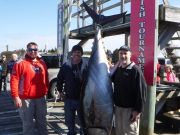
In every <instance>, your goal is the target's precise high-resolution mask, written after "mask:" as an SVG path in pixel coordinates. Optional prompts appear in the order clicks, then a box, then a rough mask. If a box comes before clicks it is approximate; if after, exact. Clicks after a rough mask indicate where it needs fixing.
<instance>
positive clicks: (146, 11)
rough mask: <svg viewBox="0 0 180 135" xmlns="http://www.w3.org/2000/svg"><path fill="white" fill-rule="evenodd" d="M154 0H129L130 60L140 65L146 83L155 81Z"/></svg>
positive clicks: (150, 83)
mask: <svg viewBox="0 0 180 135" xmlns="http://www.w3.org/2000/svg"><path fill="white" fill-rule="evenodd" d="M155 13H156V0H131V25H130V30H131V31H130V32H131V33H130V35H131V36H130V38H131V41H130V43H131V45H130V47H131V50H132V55H133V56H132V60H133V61H134V62H135V63H136V64H137V65H139V66H140V67H141V69H142V71H143V72H144V76H145V78H146V81H147V84H149V85H152V84H154V83H155V79H154V67H155V65H154V56H155V45H156V39H155V37H157V36H156V32H157V31H156V20H155V18H156V16H155Z"/></svg>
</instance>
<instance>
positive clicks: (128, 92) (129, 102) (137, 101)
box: [112, 63, 147, 112]
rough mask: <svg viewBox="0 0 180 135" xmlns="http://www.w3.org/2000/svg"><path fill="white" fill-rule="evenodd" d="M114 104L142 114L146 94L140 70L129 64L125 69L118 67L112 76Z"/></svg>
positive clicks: (145, 86) (144, 82)
mask: <svg viewBox="0 0 180 135" xmlns="http://www.w3.org/2000/svg"><path fill="white" fill-rule="evenodd" d="M112 81H113V83H114V94H113V96H114V102H115V105H116V106H119V107H124V108H133V109H134V110H135V111H138V112H142V110H143V107H144V103H145V100H146V94H147V85H146V81H145V79H144V76H143V73H142V72H141V69H140V68H139V67H138V66H137V65H135V64H134V63H131V64H130V65H128V66H127V67H126V68H122V67H118V68H117V69H116V71H115V72H114V74H113V75H112Z"/></svg>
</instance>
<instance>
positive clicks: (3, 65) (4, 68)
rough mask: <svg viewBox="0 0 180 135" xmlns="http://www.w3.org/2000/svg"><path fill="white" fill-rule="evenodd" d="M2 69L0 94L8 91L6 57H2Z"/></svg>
mask: <svg viewBox="0 0 180 135" xmlns="http://www.w3.org/2000/svg"><path fill="white" fill-rule="evenodd" d="M1 67H2V73H1V78H0V92H1V90H2V86H3V90H4V91H6V86H7V84H6V77H7V60H6V55H2V62H1Z"/></svg>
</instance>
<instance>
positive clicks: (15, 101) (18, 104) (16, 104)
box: [14, 97, 22, 108]
mask: <svg viewBox="0 0 180 135" xmlns="http://www.w3.org/2000/svg"><path fill="white" fill-rule="evenodd" d="M14 104H15V106H16V107H17V108H21V107H22V101H21V99H20V98H19V97H15V98H14Z"/></svg>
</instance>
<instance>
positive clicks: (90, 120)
mask: <svg viewBox="0 0 180 135" xmlns="http://www.w3.org/2000/svg"><path fill="white" fill-rule="evenodd" d="M83 5H84V7H85V9H86V11H87V12H88V14H89V15H90V16H91V17H92V19H93V20H94V21H95V22H96V24H97V28H96V34H95V39H94V44H93V48H92V54H91V57H90V60H89V67H88V68H89V71H88V78H87V83H86V86H85V92H84V98H83V110H84V118H85V123H86V127H87V132H88V135H110V134H111V129H112V119H113V100H112V93H113V90H112V83H111V80H110V77H109V73H108V67H109V66H108V61H107V56H106V53H105V49H104V46H103V43H102V36H101V26H102V25H104V24H106V23H109V22H111V21H113V20H116V19H119V18H121V17H124V15H125V14H126V13H123V14H117V15H113V16H109V17H107V16H103V15H97V14H96V12H95V11H93V10H92V9H91V8H89V7H88V6H87V5H86V3H85V2H83Z"/></svg>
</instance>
